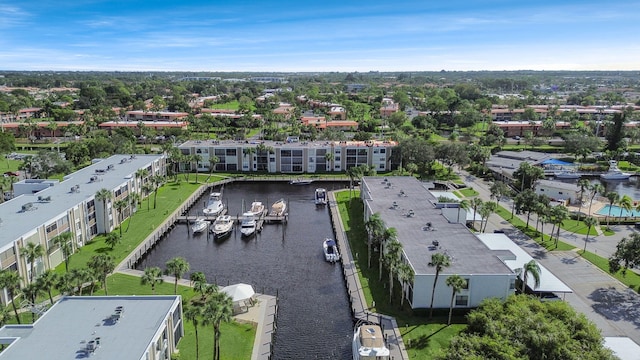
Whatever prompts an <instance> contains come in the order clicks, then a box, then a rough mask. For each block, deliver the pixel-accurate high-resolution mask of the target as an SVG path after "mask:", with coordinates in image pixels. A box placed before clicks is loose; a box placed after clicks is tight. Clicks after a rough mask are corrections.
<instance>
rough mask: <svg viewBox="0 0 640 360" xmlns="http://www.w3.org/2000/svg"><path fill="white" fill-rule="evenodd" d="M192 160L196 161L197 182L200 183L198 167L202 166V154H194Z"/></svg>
mask: <svg viewBox="0 0 640 360" xmlns="http://www.w3.org/2000/svg"><path fill="white" fill-rule="evenodd" d="M191 160H192V161H193V162H195V163H196V184H197V183H198V168H199V167H200V162H202V155H200V154H193V155H192V158H191Z"/></svg>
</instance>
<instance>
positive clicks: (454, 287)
mask: <svg viewBox="0 0 640 360" xmlns="http://www.w3.org/2000/svg"><path fill="white" fill-rule="evenodd" d="M446 283H447V286H450V287H451V303H450V304H449V319H448V320H447V325H451V314H452V313H453V301H454V300H455V298H456V294H457V293H459V292H460V290H462V289H464V288H465V287H466V286H467V280H465V279H463V278H462V277H460V275H451V276H449V277H448V278H447V281H446Z"/></svg>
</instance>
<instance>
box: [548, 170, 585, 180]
mask: <svg viewBox="0 0 640 360" xmlns="http://www.w3.org/2000/svg"><path fill="white" fill-rule="evenodd" d="M553 177H554V178H556V179H563V180H575V179H580V174H578V173H577V172H575V171H573V170H562V171H556V172H554V173H553Z"/></svg>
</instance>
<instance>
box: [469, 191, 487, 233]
mask: <svg viewBox="0 0 640 360" xmlns="http://www.w3.org/2000/svg"><path fill="white" fill-rule="evenodd" d="M482 204H484V201H482V199H480V198H479V197H474V198H473V199H471V201H469V205H470V206H471V208H472V209H473V224H474V225H475V222H476V213H477V212H478V209H479V208H481V207H482ZM480 225H482V224H480ZM481 227H482V226H481Z"/></svg>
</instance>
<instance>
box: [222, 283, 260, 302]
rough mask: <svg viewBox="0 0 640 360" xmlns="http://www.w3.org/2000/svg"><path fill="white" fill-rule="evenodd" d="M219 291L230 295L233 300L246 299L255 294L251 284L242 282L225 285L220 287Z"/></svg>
mask: <svg viewBox="0 0 640 360" xmlns="http://www.w3.org/2000/svg"><path fill="white" fill-rule="evenodd" d="M220 291H222V292H223V293H226V294H227V295H229V296H231V298H232V299H233V302H236V301H242V300H247V299H249V298H251V297H252V296H253V295H255V291H253V287H251V285H249V284H242V283H240V284H234V285H229V286H225V287H223V288H222V289H220Z"/></svg>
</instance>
